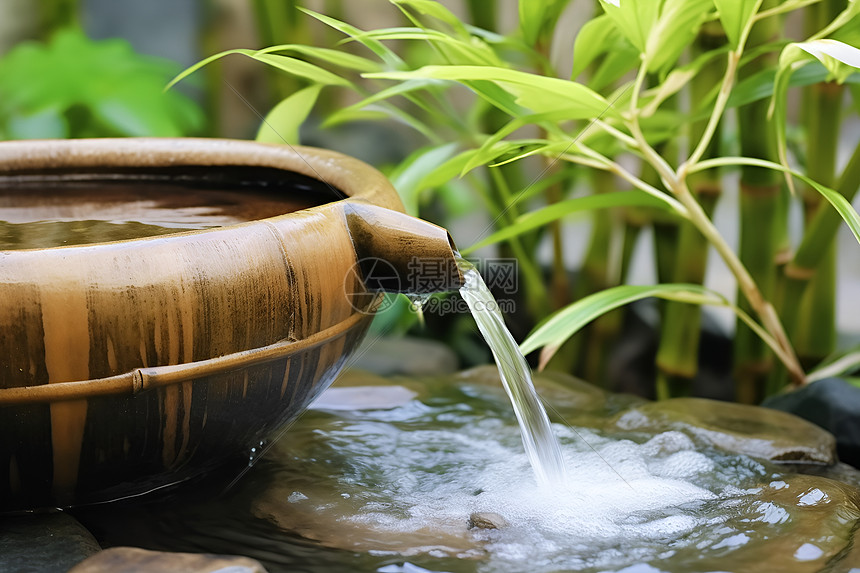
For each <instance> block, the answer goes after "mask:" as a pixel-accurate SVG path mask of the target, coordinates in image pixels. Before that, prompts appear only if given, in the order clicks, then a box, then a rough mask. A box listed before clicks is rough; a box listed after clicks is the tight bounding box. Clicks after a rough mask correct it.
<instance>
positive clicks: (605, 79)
mask: <svg viewBox="0 0 860 573" xmlns="http://www.w3.org/2000/svg"><path fill="white" fill-rule="evenodd" d="M638 65H639V52H638V51H637V50H636V48H634V47H633V44H631V43H630V42H628V41H627V39H626V38H622V37H619V39H618V41H617V42H616V44H615V45H614V46H613V47H612V49H611V50H609V52H608V53H607V54H606V57H605V58H603V61H602V62H600V65H599V66H597V70H596V71H595V72H594V74H593V75H592V76H591V78H590V79H589V80H588V85H589V87H591V88H592V89H594V90H603V89H605V88H607V87H610V86H611V85H612V84H614V83H615V82H617V81H618V80H620V79H621V78H622V77H624V75H625V74H626V73H627V72H629V71H631V70H633V69H635V68H636V66H638Z"/></svg>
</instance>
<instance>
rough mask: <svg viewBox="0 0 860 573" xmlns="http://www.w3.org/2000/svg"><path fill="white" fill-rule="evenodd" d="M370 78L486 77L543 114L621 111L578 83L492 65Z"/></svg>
mask: <svg viewBox="0 0 860 573" xmlns="http://www.w3.org/2000/svg"><path fill="white" fill-rule="evenodd" d="M366 77H370V78H382V79H392V80H409V79H414V78H433V79H441V80H453V81H458V82H461V83H463V84H467V85H468V83H470V82H473V81H476V80H485V81H489V82H492V83H493V84H496V85H498V86H499V87H501V88H502V89H504V90H505V91H506V92H508V93H510V94H511V95H513V96H514V98H515V101H516V103H517V104H519V105H521V106H524V107H527V108H529V109H532V110H535V111H539V112H541V113H549V112H564V113H565V114H566V117H567V119H592V118H594V117H598V116H601V115H604V114H606V115H610V116H615V117H617V116H618V115H619V114H618V112H617V111H615V110H614V109H612V108H611V107H610V105H609V103H608V102H607V101H606V100H605V99H604V98H603V97H602V96H600V95H599V94H597V93H595V92H593V91H592V90H590V89H589V88H587V87H585V86H584V85H582V84H578V83H576V82H571V81H567V80H562V79H559V78H550V77H546V76H540V75H536V74H530V73H526V72H520V71H517V70H509V69H506V68H497V67H490V66H425V67H423V68H420V69H418V70H415V71H411V72H383V73H376V74H366Z"/></svg>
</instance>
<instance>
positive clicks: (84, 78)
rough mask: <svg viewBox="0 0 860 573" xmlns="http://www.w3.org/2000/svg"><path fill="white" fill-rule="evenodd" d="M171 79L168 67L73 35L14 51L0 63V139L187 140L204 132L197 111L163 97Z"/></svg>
mask: <svg viewBox="0 0 860 573" xmlns="http://www.w3.org/2000/svg"><path fill="white" fill-rule="evenodd" d="M175 73H176V69H175V66H174V64H172V63H171V62H168V61H166V60H161V59H158V58H153V57H149V56H142V55H140V54H136V53H135V52H134V51H133V50H132V48H131V46H130V45H129V44H128V43H126V42H124V41H122V40H105V41H100V42H94V41H91V40H89V39H87V38H86V37H85V36H84V35H83V34H82V33H81V32H80V31H79V30H77V29H67V30H61V31H59V32H57V33H56V34H55V35H54V36H53V37H52V38H51V40H50V42H48V43H47V44H38V43H25V44H21V45H19V46H18V47H16V48H15V49H13V50H12V51H10V52H9V53H8V54H6V56H4V57H3V59H2V60H0V139H28V138H64V137H103V136H180V135H188V134H191V133H194V132H196V131H199V130H200V129H201V127H202V125H203V114H202V112H201V110H200V109H199V107H198V106H197V105H196V104H195V103H194V102H193V101H191V100H190V99H189V98H188V97H186V96H184V95H182V94H180V93H175V92H174V93H163V89H164V84H165V82H166V81H167V79H168V78H170V76H171V75H173V74H175Z"/></svg>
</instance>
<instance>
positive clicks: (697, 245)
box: [657, 22, 726, 398]
mask: <svg viewBox="0 0 860 573" xmlns="http://www.w3.org/2000/svg"><path fill="white" fill-rule="evenodd" d="M725 42H726V36H725V33H724V32H723V29H722V26H720V25H719V24H718V23H717V22H711V23H709V24H706V25H705V26H703V28H702V30H701V32H700V33H699V35H698V37H697V38H696V44H695V52H697V53H703V52H707V51H710V50H713V49H715V48H719V47H720V46H722V45H724V44H725ZM724 74H725V63H724V62H723V61H722V60H715V61H713V62H711V63H710V64H709V65H707V66H705V67H704V68H703V69H702V70H701V71H700V72H699V74H698V75H697V76H696V77H695V78H693V81H692V82H691V84H690V99H691V100H692V101H694V102H695V101H700V100H701V99H702V98H704V97H705V96H706V95H707V94H708V93H709V92H710V91H711V90H712V89H713V87H714V86H715V85H719V84H720V82H721V81H722V78H723V75H724ZM706 128H707V123H706V122H704V121H700V122H697V123H695V124H693V125H692V126H691V127H690V139H691V141H698V140H699V139H701V137H702V136H703V135H704V133H705V129H706ZM720 142H721V137H720V132H719V130H717V131H715V133H714V137H713V138H711V140H710V142H709V144H708V146H707V148H706V150H705V153H704V155H703V158H705V159H707V158H710V157H716V156H718V155H719V147H720ZM689 185H690V188H691V189H690V190H691V192H692V193H693V196H694V197H695V199H696V200H697V201H698V202H699V203H700V204H701V205H702V208H703V209H704V211H705V213H706V214H707V215H708V217H711V216H712V215H713V210H714V207H715V206H716V204H717V200H718V199H719V197H720V195H721V194H722V181H721V173H720V171H719V170H710V171H708V172H704V173H696V174H693V175H691V176H690V177H689ZM707 261H708V242H707V240H705V238H704V237H703V236H702V234H701V233H700V232H699V230H698V229H696V227H695V226H693V225H692V224H691V223H689V222H684V223H681V225H680V229H679V232H678V251H677V256H676V259H675V264H674V267H673V269H672V277H671V278H672V282H680V283H694V284H702V283H703V282H704V279H705V270H706V268H707ZM701 321H702V309H701V307H700V306H699V305H695V304H687V303H682V302H677V301H667V302H666V303H665V305H664V312H663V320H662V327H661V331H662V332H661V336H660V346H659V348H658V350H657V397H658V398H670V397H675V396H685V395H689V394H690V393H691V388H692V383H693V379H694V378H695V376H696V373H697V371H698V366H699V360H698V358H699V340H700V338H701Z"/></svg>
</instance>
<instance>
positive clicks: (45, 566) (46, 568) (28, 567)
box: [0, 512, 101, 573]
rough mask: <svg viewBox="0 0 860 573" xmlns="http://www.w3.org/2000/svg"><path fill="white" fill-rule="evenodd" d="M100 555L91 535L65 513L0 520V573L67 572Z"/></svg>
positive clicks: (97, 545)
mask: <svg viewBox="0 0 860 573" xmlns="http://www.w3.org/2000/svg"><path fill="white" fill-rule="evenodd" d="M99 551H101V547H99V544H98V542H96V540H95V538H94V537H93V536H92V535H91V534H90V532H89V531H87V529H86V528H85V527H84V526H83V525H81V524H80V523H79V522H78V520H76V519H75V518H74V517H72V516H70V515H68V514H66V513H60V512H57V513H48V514H34V515H21V516H10V517H3V518H0V571H10V572H11V571H14V572H15V573H56V572H58V571H66V570H67V569H69V568H70V567H73V566H74V565H75V564H76V563H78V562H80V561H82V560H84V559H86V558H87V557H89V556H90V555H93V554H95V553H98V552H99Z"/></svg>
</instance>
